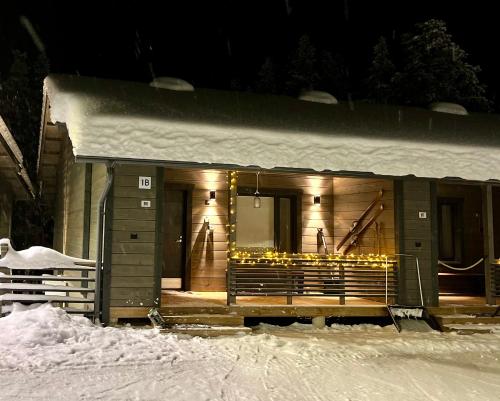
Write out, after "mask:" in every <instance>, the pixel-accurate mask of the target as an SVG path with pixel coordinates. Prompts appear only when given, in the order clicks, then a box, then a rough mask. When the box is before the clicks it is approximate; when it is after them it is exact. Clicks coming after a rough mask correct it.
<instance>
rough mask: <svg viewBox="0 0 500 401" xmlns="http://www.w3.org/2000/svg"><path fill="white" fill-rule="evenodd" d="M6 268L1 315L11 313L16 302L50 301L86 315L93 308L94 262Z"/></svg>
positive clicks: (0, 297) (1, 285) (0, 285)
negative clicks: (53, 266) (35, 267)
mask: <svg viewBox="0 0 500 401" xmlns="http://www.w3.org/2000/svg"><path fill="white" fill-rule="evenodd" d="M4 270H6V271H4V272H3V274H0V315H2V314H6V313H9V312H10V311H11V308H12V307H11V304H12V303H14V302H21V303H23V304H33V303H45V302H50V303H52V304H55V305H58V306H60V307H62V308H63V309H65V310H66V311H67V312H68V313H78V314H84V315H91V314H92V313H93V311H94V292H95V290H94V282H95V278H94V277H93V276H94V272H95V262H94V261H88V262H81V263H74V264H73V265H71V266H64V267H55V268H54V269H43V270H38V269H33V268H26V269H20V268H19V267H16V269H8V268H7V269H4ZM75 284H76V285H75Z"/></svg>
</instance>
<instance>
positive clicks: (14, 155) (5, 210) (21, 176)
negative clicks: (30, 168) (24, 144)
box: [0, 116, 35, 238]
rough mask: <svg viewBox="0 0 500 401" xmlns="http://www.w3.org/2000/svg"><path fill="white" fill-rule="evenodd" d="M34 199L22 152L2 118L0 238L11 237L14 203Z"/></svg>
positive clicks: (0, 127)
mask: <svg viewBox="0 0 500 401" xmlns="http://www.w3.org/2000/svg"><path fill="white" fill-rule="evenodd" d="M34 197H35V191H34V189H33V185H32V183H31V180H30V178H29V176H28V173H27V171H26V168H25V164H24V159H23V155H22V153H21V150H20V149H19V147H18V146H17V143H16V141H15V139H14V137H13V136H12V134H11V133H10V131H9V129H8V127H7V125H6V124H5V121H4V120H3V119H2V117H1V116H0V238H5V237H10V233H11V222H12V211H13V207H14V202H15V201H16V200H27V199H33V198H34Z"/></svg>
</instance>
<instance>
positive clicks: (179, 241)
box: [175, 235, 182, 244]
mask: <svg viewBox="0 0 500 401" xmlns="http://www.w3.org/2000/svg"><path fill="white" fill-rule="evenodd" d="M175 242H176V243H178V244H180V243H181V242H182V235H181V236H180V237H179V239H178V240H177V241H175Z"/></svg>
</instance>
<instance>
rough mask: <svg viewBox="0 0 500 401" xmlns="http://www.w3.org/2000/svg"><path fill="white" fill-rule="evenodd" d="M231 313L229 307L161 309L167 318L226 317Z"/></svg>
mask: <svg viewBox="0 0 500 401" xmlns="http://www.w3.org/2000/svg"><path fill="white" fill-rule="evenodd" d="M227 313H229V307H227V306H180V305H179V306H165V307H162V308H160V314H161V315H162V316H163V317H165V316H179V315H207V314H215V315H224V314H227Z"/></svg>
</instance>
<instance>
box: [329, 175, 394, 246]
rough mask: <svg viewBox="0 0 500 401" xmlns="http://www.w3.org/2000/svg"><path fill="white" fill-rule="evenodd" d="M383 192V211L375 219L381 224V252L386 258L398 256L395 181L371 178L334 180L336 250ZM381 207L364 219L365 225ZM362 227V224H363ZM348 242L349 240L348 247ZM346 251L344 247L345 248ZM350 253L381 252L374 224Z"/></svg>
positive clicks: (336, 178) (341, 178)
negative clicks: (395, 220) (354, 223)
mask: <svg viewBox="0 0 500 401" xmlns="http://www.w3.org/2000/svg"><path fill="white" fill-rule="evenodd" d="M381 189H382V190H383V191H384V192H383V196H382V203H383V205H384V211H383V212H382V214H381V215H380V216H379V217H378V218H377V220H376V221H377V222H378V223H379V225H380V239H379V241H380V253H381V254H385V255H393V254H394V253H395V248H396V245H395V239H394V191H393V182H392V181H391V180H381V179H369V178H366V179H365V178H344V177H335V178H334V179H333V205H334V207H333V214H334V216H333V217H334V229H335V236H334V244H335V250H336V247H337V245H338V243H339V242H340V241H341V240H342V238H344V236H345V235H346V234H347V233H348V232H349V229H350V228H351V226H352V223H353V221H354V220H357V219H358V218H359V217H360V216H361V214H362V213H363V211H364V210H365V209H366V208H367V207H368V206H369V205H370V203H371V202H372V201H373V200H374V199H375V198H376V196H377V194H378V192H379V191H380V190H381ZM379 205H380V204H377V205H376V206H375V207H374V208H373V209H372V211H371V212H370V213H369V214H368V216H367V217H366V218H365V219H364V222H366V221H368V220H369V218H370V217H371V216H372V215H373V214H374V213H375V212H376V211H377V208H378V207H379ZM361 224H363V222H362V223H361ZM348 243H349V241H348V242H347V243H346V245H347V244H348ZM344 248H345V245H344V246H343V248H342V249H344ZM342 249H340V251H342ZM349 253H354V254H370V253H373V254H377V253H379V251H378V241H377V234H376V226H375V224H373V225H372V226H371V227H370V228H369V229H368V230H367V231H366V232H365V233H364V235H363V236H361V237H360V238H359V246H357V247H353V248H351V249H350V250H349Z"/></svg>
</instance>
